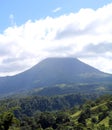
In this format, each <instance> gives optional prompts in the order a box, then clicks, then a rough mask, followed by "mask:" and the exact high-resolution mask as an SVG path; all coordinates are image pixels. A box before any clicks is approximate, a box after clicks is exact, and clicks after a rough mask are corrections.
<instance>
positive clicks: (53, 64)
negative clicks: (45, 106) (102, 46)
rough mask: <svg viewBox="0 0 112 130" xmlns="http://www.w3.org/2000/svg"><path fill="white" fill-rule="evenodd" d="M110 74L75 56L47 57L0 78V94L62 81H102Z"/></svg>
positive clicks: (51, 84) (71, 82) (72, 82)
mask: <svg viewBox="0 0 112 130" xmlns="http://www.w3.org/2000/svg"><path fill="white" fill-rule="evenodd" d="M110 76H111V75H110V74H107V73H104V72H101V71H100V70H98V69H96V68H94V67H91V66H90V65H88V64H85V63H83V62H82V61H80V60H78V59H76V58H70V57H68V58H47V59H44V60H43V61H41V62H39V63H38V64H36V65H35V66H33V67H32V68H30V69H29V70H26V71H24V72H22V73H20V74H17V75H15V76H10V77H4V78H0V94H3V95H4V94H6V95H7V94H9V93H10V94H12V93H17V92H22V91H28V90H30V89H33V88H40V87H44V88H45V87H51V86H53V85H56V84H63V83H65V84H74V83H91V82H93V83H94V82H102V81H103V80H107V79H106V78H108V77H110Z"/></svg>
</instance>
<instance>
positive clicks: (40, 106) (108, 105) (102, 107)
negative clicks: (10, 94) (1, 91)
mask: <svg viewBox="0 0 112 130" xmlns="http://www.w3.org/2000/svg"><path fill="white" fill-rule="evenodd" d="M93 97H96V95H91V96H90V95H81V94H78V95H73V94H72V95H63V96H55V97H39V96H32V97H31V96H28V97H24V98H17V99H15V98H6V99H3V100H0V130H112V96H111V95H105V96H101V97H99V98H97V99H96V100H93Z"/></svg>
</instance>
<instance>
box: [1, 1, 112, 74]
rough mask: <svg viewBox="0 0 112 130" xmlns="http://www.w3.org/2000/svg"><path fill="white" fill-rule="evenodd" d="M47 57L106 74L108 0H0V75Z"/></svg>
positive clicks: (111, 10)
mask: <svg viewBox="0 0 112 130" xmlns="http://www.w3.org/2000/svg"><path fill="white" fill-rule="evenodd" d="M47 57H76V58H78V59H80V60H82V61H83V62H85V63H87V64H89V65H91V66H93V67H95V68H97V69H99V70H102V71H104V72H108V73H112V0H97V1H96V0H77V1H75V0H40V1H39V0H0V76H6V75H14V74H17V73H20V72H22V71H25V70H27V69H29V68H30V67H32V66H33V65H35V64H37V63H39V62H40V61H41V60H43V59H45V58H47Z"/></svg>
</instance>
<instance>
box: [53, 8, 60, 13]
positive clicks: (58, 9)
mask: <svg viewBox="0 0 112 130" xmlns="http://www.w3.org/2000/svg"><path fill="white" fill-rule="evenodd" d="M60 10H61V7H58V8H56V9H54V10H53V11H52V12H54V13H56V12H58V11H60Z"/></svg>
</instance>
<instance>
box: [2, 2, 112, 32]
mask: <svg viewBox="0 0 112 130" xmlns="http://www.w3.org/2000/svg"><path fill="white" fill-rule="evenodd" d="M109 2H112V0H92V1H91V0H77V1H76V0H0V32H3V31H4V29H6V28H7V27H9V26H12V22H15V23H16V24H17V25H21V24H23V23H25V22H26V21H27V20H29V19H30V20H32V21H34V20H37V19H41V18H45V17H47V16H52V17H57V16H59V15H62V14H68V13H70V12H77V11H79V10H80V9H81V8H93V9H97V8H100V7H102V6H104V5H106V4H108V3H109ZM57 8H60V10H59V11H58V12H53V10H55V9H57ZM11 16H13V18H12V17H11Z"/></svg>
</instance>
